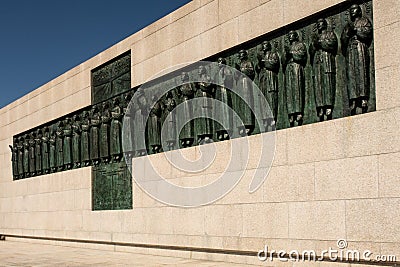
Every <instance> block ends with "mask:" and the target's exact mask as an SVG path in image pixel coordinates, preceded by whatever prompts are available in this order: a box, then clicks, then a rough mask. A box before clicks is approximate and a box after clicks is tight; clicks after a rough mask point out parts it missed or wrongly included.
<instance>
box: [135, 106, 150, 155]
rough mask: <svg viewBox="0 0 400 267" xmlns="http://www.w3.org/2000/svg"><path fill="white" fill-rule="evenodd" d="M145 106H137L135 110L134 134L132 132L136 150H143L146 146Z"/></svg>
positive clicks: (145, 149)
mask: <svg viewBox="0 0 400 267" xmlns="http://www.w3.org/2000/svg"><path fill="white" fill-rule="evenodd" d="M147 112H148V111H147V110H146V108H142V109H140V108H138V109H136V112H135V117H134V123H135V125H134V131H135V132H134V134H133V144H134V147H135V151H136V152H140V153H142V152H145V151H147V148H146V141H145V138H146V118H147Z"/></svg>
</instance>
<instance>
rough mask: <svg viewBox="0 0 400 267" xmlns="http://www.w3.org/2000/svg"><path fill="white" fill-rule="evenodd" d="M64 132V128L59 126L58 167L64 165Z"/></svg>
mask: <svg viewBox="0 0 400 267" xmlns="http://www.w3.org/2000/svg"><path fill="white" fill-rule="evenodd" d="M63 134H64V133H63V130H62V128H61V127H59V128H58V129H57V131H56V166H57V167H58V168H62V167H63V166H64V152H63V143H64V142H63Z"/></svg>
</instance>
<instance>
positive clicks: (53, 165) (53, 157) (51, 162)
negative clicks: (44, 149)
mask: <svg viewBox="0 0 400 267" xmlns="http://www.w3.org/2000/svg"><path fill="white" fill-rule="evenodd" d="M49 144H50V153H49V165H50V169H52V170H54V169H55V168H56V167H57V152H56V138H55V137H54V136H51V137H50V139H49Z"/></svg>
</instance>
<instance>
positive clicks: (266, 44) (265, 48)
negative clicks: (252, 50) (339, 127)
mask: <svg viewBox="0 0 400 267" xmlns="http://www.w3.org/2000/svg"><path fill="white" fill-rule="evenodd" d="M262 50H263V51H270V50H271V43H270V42H268V41H265V42H263V44H262Z"/></svg>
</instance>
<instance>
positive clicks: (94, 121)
mask: <svg viewBox="0 0 400 267" xmlns="http://www.w3.org/2000/svg"><path fill="white" fill-rule="evenodd" d="M90 125H91V127H90V158H91V159H92V160H98V159H99V156H100V149H99V146H100V142H99V132H100V131H99V127H100V118H99V115H98V114H97V113H96V114H94V115H93V117H92V118H91V120H90Z"/></svg>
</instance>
